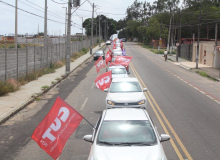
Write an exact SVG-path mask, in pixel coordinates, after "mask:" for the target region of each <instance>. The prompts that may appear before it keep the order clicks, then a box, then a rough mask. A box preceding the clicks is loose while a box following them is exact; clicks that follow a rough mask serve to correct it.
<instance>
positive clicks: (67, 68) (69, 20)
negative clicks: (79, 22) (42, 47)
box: [66, 0, 72, 74]
mask: <svg viewBox="0 0 220 160" xmlns="http://www.w3.org/2000/svg"><path fill="white" fill-rule="evenodd" d="M71 8H72V5H71V0H68V25H67V47H66V74H68V73H70V40H71V39H70V31H71Z"/></svg>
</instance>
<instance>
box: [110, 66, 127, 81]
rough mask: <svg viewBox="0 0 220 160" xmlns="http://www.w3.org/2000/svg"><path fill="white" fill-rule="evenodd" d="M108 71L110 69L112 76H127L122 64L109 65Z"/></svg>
mask: <svg viewBox="0 0 220 160" xmlns="http://www.w3.org/2000/svg"><path fill="white" fill-rule="evenodd" d="M108 71H112V78H127V77H128V73H127V71H126V69H125V67H124V66H110V67H109V68H108Z"/></svg>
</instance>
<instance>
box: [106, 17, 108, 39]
mask: <svg viewBox="0 0 220 160" xmlns="http://www.w3.org/2000/svg"><path fill="white" fill-rule="evenodd" d="M106 30H107V31H106V32H107V34H106V41H107V40H108V19H107V26H106Z"/></svg>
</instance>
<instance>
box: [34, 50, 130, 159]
mask: <svg viewBox="0 0 220 160" xmlns="http://www.w3.org/2000/svg"><path fill="white" fill-rule="evenodd" d="M110 53H111V54H110ZM123 55H126V54H125V50H124V54H123ZM131 59H132V57H129V56H118V57H117V58H116V60H115V62H114V65H123V66H127V65H129V63H130V61H131ZM111 60H112V51H111V50H110V48H109V51H108V52H107V54H106V59H105V61H104V60H103V59H102V57H99V59H98V60H97V61H96V63H95V67H96V71H97V73H99V71H100V70H101V69H102V68H105V67H106V65H108V63H109V62H110V61H111ZM111 63H113V62H111ZM111 63H110V64H111ZM105 64H106V65H105ZM111 81H112V71H109V72H105V73H103V74H101V75H99V76H98V77H97V78H96V79H95V84H96V87H97V88H99V89H101V90H102V91H103V90H104V89H106V88H109V87H110V85H111ZM83 119H85V118H84V117H83V116H82V115H81V114H80V113H79V112H77V111H76V110H75V109H74V108H73V107H71V106H70V105H69V104H67V103H66V102H65V101H64V100H63V99H61V98H60V97H57V99H56V101H55V103H54V105H53V107H52V108H51V110H50V111H49V113H48V114H47V115H46V117H45V118H44V119H43V120H42V121H41V122H40V124H39V125H38V126H37V128H36V129H35V131H34V133H33V134H32V136H31V138H32V139H33V140H34V141H36V143H37V144H38V145H39V146H40V147H41V148H42V149H43V150H44V151H45V152H46V153H48V154H49V155H50V156H51V157H52V158H53V159H54V160H56V159H58V158H59V157H60V155H61V153H62V151H63V148H64V146H65V144H66V142H67V140H68V139H69V137H70V136H71V135H72V134H73V132H74V131H75V130H76V129H77V127H78V125H79V124H80V122H81V121H82V120H83ZM85 120H86V119H85ZM86 121H87V120H86ZM87 122H88V121H87ZM89 124H90V123H89ZM90 125H91V124H90ZM91 126H92V125H91ZM92 127H93V126H92ZM93 128H94V127H93Z"/></svg>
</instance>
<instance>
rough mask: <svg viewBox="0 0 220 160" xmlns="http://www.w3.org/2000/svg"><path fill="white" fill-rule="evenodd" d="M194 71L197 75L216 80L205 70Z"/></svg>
mask: <svg viewBox="0 0 220 160" xmlns="http://www.w3.org/2000/svg"><path fill="white" fill-rule="evenodd" d="M196 73H198V74H199V75H201V76H203V77H207V78H208V79H210V80H213V81H218V80H217V79H215V78H213V77H210V76H209V75H207V73H206V72H202V71H196Z"/></svg>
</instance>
